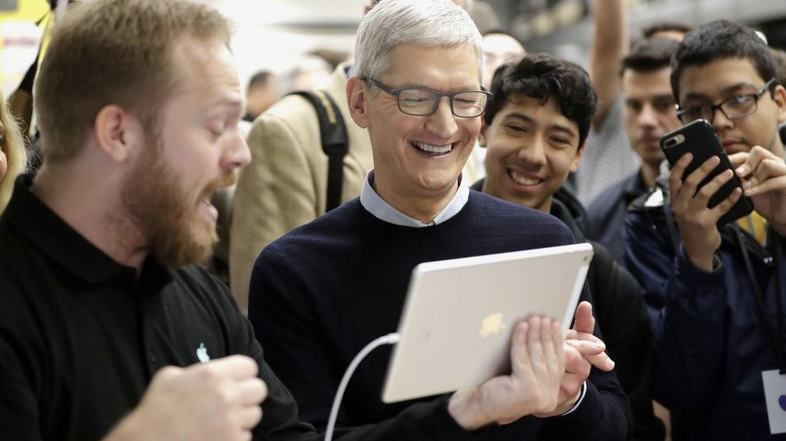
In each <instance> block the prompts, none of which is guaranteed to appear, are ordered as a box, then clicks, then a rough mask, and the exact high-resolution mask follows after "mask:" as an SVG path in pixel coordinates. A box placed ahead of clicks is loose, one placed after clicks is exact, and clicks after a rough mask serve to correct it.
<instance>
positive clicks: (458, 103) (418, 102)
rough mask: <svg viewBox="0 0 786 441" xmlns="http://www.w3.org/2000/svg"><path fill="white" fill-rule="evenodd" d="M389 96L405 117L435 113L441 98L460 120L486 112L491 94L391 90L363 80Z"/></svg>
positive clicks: (371, 80)
mask: <svg viewBox="0 0 786 441" xmlns="http://www.w3.org/2000/svg"><path fill="white" fill-rule="evenodd" d="M364 80H365V81H368V82H369V83H371V84H372V85H373V86H374V87H377V88H379V89H381V90H383V91H385V92H387V93H389V94H390V95H393V96H395V97H396V98H397V99H398V109H399V110H400V111H401V112H402V113H405V114H407V115H412V116H428V115H432V114H433V113H434V112H436V111H437V108H438V107H439V102H440V101H441V100H442V97H443V96H446V97H448V100H449V101H450V111H451V112H453V115H456V116H458V117H460V118H474V117H476V116H480V115H482V114H483V111H484V110H486V104H488V100H489V98H490V97H491V96H492V94H491V93H489V92H486V91H484V90H466V91H462V92H453V93H442V92H438V91H436V90H432V89H425V88H416V87H405V88H401V89H393V88H391V87H388V86H386V85H384V84H382V83H380V82H379V81H376V80H373V79H371V78H364Z"/></svg>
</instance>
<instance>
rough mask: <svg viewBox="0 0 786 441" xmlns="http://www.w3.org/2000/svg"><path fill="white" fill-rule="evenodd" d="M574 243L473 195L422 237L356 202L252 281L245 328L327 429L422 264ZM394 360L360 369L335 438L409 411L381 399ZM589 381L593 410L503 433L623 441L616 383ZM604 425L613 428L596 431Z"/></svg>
mask: <svg viewBox="0 0 786 441" xmlns="http://www.w3.org/2000/svg"><path fill="white" fill-rule="evenodd" d="M573 242H574V239H573V236H572V234H571V232H570V231H569V230H568V229H567V227H566V226H565V225H564V224H562V223H561V222H560V221H558V220H557V219H556V218H554V217H552V216H549V215H545V214H543V213H540V212H538V211H535V210H531V209H528V208H525V207H520V206H518V205H514V204H510V203H508V202H505V201H502V200H500V199H497V198H494V197H491V196H487V195H484V194H482V193H478V192H475V191H471V192H470V197H469V201H468V202H467V204H466V205H465V206H464V208H463V209H462V210H461V211H460V212H459V213H458V214H457V215H455V216H454V217H452V218H451V219H449V220H447V221H445V222H443V223H441V224H439V225H435V226H431V227H425V228H412V227H404V226H398V225H393V224H390V223H387V222H384V221H382V220H379V219H377V218H376V217H374V216H373V215H371V214H370V213H369V212H368V211H366V210H365V209H364V208H363V207H362V205H361V204H360V201H359V200H358V199H355V200H352V201H350V202H347V203H346V204H344V205H343V206H341V207H339V208H337V209H335V210H333V211H331V212H329V213H327V214H326V215H324V216H322V217H320V218H318V219H316V220H315V221H313V222H311V223H309V224H307V225H304V226H303V227H300V228H298V229H296V230H294V231H292V232H290V233H288V234H287V235H285V236H283V237H282V238H280V239H279V240H277V241H275V242H273V243H272V244H270V245H269V246H268V247H267V248H265V249H264V250H263V252H262V254H261V255H260V256H259V258H258V259H257V262H256V264H255V266H254V270H253V273H252V277H251V288H250V303H249V318H250V319H251V322H252V323H253V325H254V328H255V331H256V334H257V338H258V339H259V340H260V342H261V343H262V346H263V348H264V349H265V352H266V359H267V361H268V363H269V364H270V365H271V366H272V367H273V369H274V371H275V372H276V373H277V375H278V376H279V377H280V378H281V380H282V381H283V382H284V384H285V385H286V386H287V387H288V388H289V389H290V391H291V392H292V394H293V395H294V397H295V399H296V400H297V402H298V405H299V408H300V414H301V417H302V418H303V419H304V420H306V421H309V422H311V423H313V424H314V425H316V426H317V427H318V428H319V427H324V426H325V425H326V423H327V418H328V414H329V412H330V406H331V404H332V401H333V396H334V394H335V392H336V389H337V387H338V383H339V381H340V379H341V376H342V374H343V373H344V370H345V369H346V367H347V366H348V365H349V363H350V361H351V360H352V358H353V357H354V356H355V354H356V353H357V352H359V351H360V350H361V349H362V348H363V347H364V346H365V345H366V344H367V343H369V342H370V341H372V340H373V339H375V338H377V337H379V336H381V335H384V334H387V333H390V332H394V331H395V330H396V329H397V326H398V322H399V318H400V314H401V309H402V307H403V304H404V299H405V296H406V292H407V287H408V284H409V279H410V274H411V272H412V269H413V268H414V267H415V266H416V265H417V264H418V263H421V262H428V261H434V260H444V259H452V258H459V257H468V256H477V255H483V254H493V253H501V252H508V251H517V250H523V249H531V248H541V247H548V246H557V245H565V244H569V243H573ZM555 270H558V269H555ZM585 291H586V290H585ZM479 295H482V293H479ZM583 295H584V296H586V293H585V294H583ZM445 313H446V314H449V313H450V311H445ZM468 356H469V357H471V356H472V354H468ZM389 357H390V348H389V347H385V348H381V349H377V350H376V351H375V352H373V353H372V354H370V355H369V357H368V358H367V359H366V360H364V361H363V363H362V364H361V365H360V367H359V368H358V370H357V371H356V372H355V375H354V377H353V379H352V381H351V382H350V385H349V388H348V390H347V393H346V395H345V397H344V401H343V406H342V412H341V413H340V414H339V422H338V424H337V426H339V427H340V426H357V425H362V424H369V423H377V422H380V421H382V420H385V419H387V418H391V417H393V416H395V415H397V414H398V413H399V412H400V411H402V410H403V409H404V408H405V407H407V406H409V405H411V404H412V402H404V403H397V404H392V405H389V404H384V403H382V402H381V400H380V398H379V397H380V394H381V388H382V384H383V382H384V375H385V372H386V369H387V364H388V360H389ZM456 368H460V366H457V367H456ZM591 379H592V380H593V383H594V386H592V385H590V388H589V390H588V394H587V395H588V396H587V397H586V402H584V403H582V405H581V406H580V407H579V409H578V410H577V412H574V413H573V414H571V415H570V416H566V417H562V418H553V419H550V420H539V419H536V418H524V419H523V420H522V422H521V423H520V424H519V423H516V424H513V425H509V426H504V428H502V429H499V430H498V431H499V432H507V433H509V434H510V438H513V437H519V436H522V435H526V434H531V435H532V436H533V438H531V439H534V438H535V437H536V435H537V434H538V433H539V432H540V431H541V430H542V429H541V426H542V424H543V421H555V422H556V421H558V420H561V422H562V424H553V426H554V427H555V428H556V429H555V430H558V431H560V432H561V433H564V434H571V433H577V432H574V429H576V428H577V427H580V426H583V424H569V423H570V422H571V421H582V420H585V419H586V420H587V421H588V422H591V424H590V425H589V426H588V428H586V429H582V430H584V431H583V432H582V433H583V434H584V435H590V434H591V433H592V432H593V431H596V432H597V433H598V435H601V433H602V436H599V439H601V438H602V439H614V438H615V436H614V435H616V434H617V433H620V434H622V435H621V436H622V437H623V438H624V436H625V435H626V434H627V430H628V429H629V427H628V426H629V415H628V413H627V410H626V405H625V398H624V395H623V393H622V392H621V389H620V387H619V384H618V383H617V381H616V378H615V377H614V376H613V375H608V374H603V373H600V372H596V371H595V370H593V376H592V377H591ZM596 387H597V389H596ZM599 419H606V420H609V421H610V423H609V424H605V425H604V424H600V427H599V424H598V420H599ZM547 425H548V423H547ZM609 425H610V427H605V426H609ZM571 426H576V427H571ZM587 431H588V432H587ZM486 433H487V434H489V435H490V436H491V438H488V439H494V440H497V439H507V438H508V437H507V436H501V437H500V436H499V435H492V434H493V433H494V431H493V430H492V431H486ZM609 435H611V436H609ZM484 438H485V437H484ZM582 439H584V437H583V436H582ZM587 439H589V438H587Z"/></svg>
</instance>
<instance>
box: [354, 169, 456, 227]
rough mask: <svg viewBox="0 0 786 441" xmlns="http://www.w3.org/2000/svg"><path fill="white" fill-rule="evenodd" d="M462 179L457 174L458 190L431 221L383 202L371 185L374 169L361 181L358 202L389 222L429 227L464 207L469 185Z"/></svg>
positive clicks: (380, 218)
mask: <svg viewBox="0 0 786 441" xmlns="http://www.w3.org/2000/svg"><path fill="white" fill-rule="evenodd" d="M464 181H465V179H461V176H459V187H458V191H456V194H455V195H453V199H451V200H450V203H449V204H448V205H447V206H446V207H445V208H444V209H442V211H440V212H439V214H437V217H435V218H434V220H432V221H431V222H421V221H419V220H417V219H415V218H412V217H409V216H407V215H406V214H404V213H402V212H400V211H398V210H397V209H396V208H394V207H393V206H392V205H390V204H388V203H387V202H385V200H384V199H382V198H381V197H380V196H379V194H377V192H376V191H375V190H374V188H373V187H372V185H371V183H372V182H374V170H372V171H370V172H369V174H368V176H367V177H366V180H365V181H364V182H363V188H362V189H361V190H360V204H361V205H362V206H363V208H365V209H366V211H368V212H369V213H371V214H372V215H373V216H374V217H376V218H377V219H379V220H381V221H384V222H387V223H390V224H394V225H401V226H404V227H415V228H422V227H431V226H434V225H439V224H441V223H442V222H445V221H446V220H448V219H450V218H452V217H453V216H455V215H457V214H458V213H459V211H461V209H462V208H464V205H466V204H467V200H469V186H468V184H467V183H466V182H464Z"/></svg>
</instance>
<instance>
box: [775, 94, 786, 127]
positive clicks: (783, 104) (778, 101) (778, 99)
mask: <svg viewBox="0 0 786 441" xmlns="http://www.w3.org/2000/svg"><path fill="white" fill-rule="evenodd" d="M772 100H773V101H775V105H776V106H778V122H779V123H782V122H784V121H786V89H784V88H783V86H782V85H780V84H779V85H777V86H775V90H774V91H773V92H772Z"/></svg>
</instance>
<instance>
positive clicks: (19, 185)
mask: <svg viewBox="0 0 786 441" xmlns="http://www.w3.org/2000/svg"><path fill="white" fill-rule="evenodd" d="M228 44H229V26H228V24H227V22H226V20H225V19H223V18H222V17H221V16H220V15H219V14H218V13H216V12H215V11H212V10H210V9H209V8H207V7H205V6H200V5H197V4H194V3H190V2H184V1H176V0H173V1H169V0H167V1H162V0H104V1H101V2H89V3H88V2H85V3H84V4H80V5H78V6H77V7H76V8H75V9H74V10H72V11H69V13H68V14H67V15H66V17H65V19H64V20H63V21H62V22H61V23H59V24H58V29H57V30H56V31H55V35H54V36H53V37H52V41H51V43H50V45H49V49H48V51H47V54H46V57H45V58H44V60H43V63H42V66H41V69H40V76H39V78H38V82H37V85H36V90H35V107H36V111H37V114H38V118H39V125H40V129H41V133H42V138H43V153H44V166H43V168H42V169H41V171H40V174H39V175H38V176H37V177H35V178H34V177H33V176H30V175H27V176H22V177H21V178H20V179H19V180H18V181H17V182H16V187H15V190H14V195H13V197H12V199H11V202H10V204H9V206H8V207H7V209H6V211H5V213H4V215H3V219H2V220H0V250H2V253H0V287H2V293H1V294H0V391H1V392H0V437H2V438H3V439H13V440H49V439H56V440H96V439H105V440H126V439H138V440H146V441H147V440H173V439H188V440H222V441H223V440H246V439H250V438H251V437H252V436H253V437H254V438H256V439H269V440H281V441H288V440H304V441H305V440H313V439H316V438H317V437H318V435H317V433H316V432H315V431H314V429H313V428H312V427H311V426H309V425H308V424H304V423H301V422H299V421H298V415H297V407H296V405H295V403H294V400H293V399H292V397H291V395H290V394H289V392H288V391H287V390H286V388H285V387H284V386H283V385H282V384H281V382H280V381H279V380H278V379H277V378H276V377H275V376H274V374H273V373H272V372H271V371H270V369H269V368H268V367H267V364H266V363H265V361H264V360H263V357H262V349H261V347H260V346H259V344H258V343H257V342H256V341H255V339H254V336H253V332H252V330H251V326H250V325H249V324H248V322H247V321H246V320H245V319H244V318H243V316H242V314H241V313H240V311H239V310H238V308H237V306H236V304H235V303H234V301H233V300H232V296H231V295H230V294H229V292H228V291H227V289H226V287H225V286H223V285H222V284H221V283H220V282H218V281H216V280H215V279H213V278H212V277H211V276H209V275H208V274H207V273H206V272H205V271H204V270H202V269H200V268H199V267H196V266H193V265H188V264H190V263H193V262H197V261H200V260H202V259H204V258H205V257H206V256H207V255H208V254H209V252H210V250H211V248H212V246H213V244H214V243H215V240H216V236H215V221H216V216H217V214H216V210H215V208H214V207H213V206H211V205H210V202H209V200H210V197H211V195H212V193H214V192H215V191H216V190H217V189H219V188H221V187H222V186H225V185H227V184H229V183H231V182H232V179H233V178H232V177H233V175H234V172H235V171H236V170H237V169H238V168H239V167H241V166H243V165H245V164H246V163H248V161H249V159H250V158H249V151H248V147H247V146H246V144H245V142H244V140H243V138H242V136H241V133H240V131H239V130H238V121H239V120H240V119H241V117H242V110H243V102H242V95H241V91H240V82H239V80H238V76H237V72H236V71H235V69H234V67H233V64H232V58H231V54H230V52H229V50H228ZM589 321H590V323H588V324H585V327H587V328H588V329H590V330H591V329H592V326H593V325H592V323H591V322H592V320H591V317H590V319H589ZM590 337H591V336H590ZM583 343H587V344H590V346H592V345H593V344H592V342H587V341H585V342H583ZM562 344H563V341H562V336H561V335H560V333H559V332H558V325H557V324H556V323H552V322H550V321H549V320H548V319H543V320H542V321H541V320H540V319H539V318H533V319H530V320H529V326H527V325H526V324H522V326H519V327H517V331H516V333H515V334H514V337H513V344H512V348H511V365H512V366H514V369H513V372H512V373H511V375H505V376H501V377H497V378H495V379H492V380H491V381H489V382H488V383H486V384H484V385H481V386H479V387H477V388H474V389H468V390H465V391H462V392H461V393H458V394H456V397H455V398H454V399H453V400H452V401H451V403H452V404H453V406H452V407H451V409H448V408H447V407H446V406H444V405H442V406H429V405H423V406H413V407H412V408H411V409H408V410H407V411H406V412H402V413H401V414H400V415H398V416H397V417H396V418H393V419H390V420H387V421H385V423H384V424H379V425H366V426H364V427H362V428H356V429H352V428H345V429H343V430H342V431H341V432H342V433H341V435H342V437H341V439H342V440H353V439H360V438H362V439H365V440H379V439H404V438H406V439H415V440H418V439H450V440H456V439H469V438H471V437H473V436H474V435H475V433H476V432H470V430H469V429H477V430H480V431H482V430H483V426H486V425H489V424H492V423H494V422H500V421H512V420H515V419H517V418H520V417H521V416H522V415H525V414H528V413H533V412H543V411H544V410H546V409H551V408H553V407H554V406H556V403H557V399H558V396H559V394H560V383H561V380H562V379H563V373H564V371H565V366H566V361H565V356H564V355H563V354H562V350H561V347H562ZM590 349H592V348H590ZM595 349H597V345H595ZM599 350H600V351H602V348H600V349H599ZM595 355H599V354H598V353H597V351H596V352H595ZM211 360H212V361H211ZM175 366H177V367H175ZM587 369H589V368H588V367H587ZM263 401H264V402H263ZM260 403H261V405H260ZM260 406H261V407H260ZM263 412H264V418H263V417H262V414H263ZM260 420H261V423H260Z"/></svg>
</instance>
